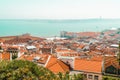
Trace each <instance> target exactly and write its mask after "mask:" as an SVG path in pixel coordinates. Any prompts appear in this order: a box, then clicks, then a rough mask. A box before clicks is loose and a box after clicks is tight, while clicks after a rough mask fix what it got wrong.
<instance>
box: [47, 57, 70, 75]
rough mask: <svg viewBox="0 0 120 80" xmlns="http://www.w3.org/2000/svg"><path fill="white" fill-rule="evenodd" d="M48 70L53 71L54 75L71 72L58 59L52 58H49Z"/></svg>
mask: <svg viewBox="0 0 120 80" xmlns="http://www.w3.org/2000/svg"><path fill="white" fill-rule="evenodd" d="M46 68H48V69H49V70H51V71H52V72H54V73H59V72H62V73H65V72H67V71H69V67H68V66H67V65H66V64H64V63H63V62H62V61H60V60H58V59H57V58H56V57H53V56H50V57H49V58H48V63H46Z"/></svg>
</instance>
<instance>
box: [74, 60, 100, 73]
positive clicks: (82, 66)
mask: <svg viewBox="0 0 120 80" xmlns="http://www.w3.org/2000/svg"><path fill="white" fill-rule="evenodd" d="M74 70H79V71H85V72H94V73H101V72H102V61H92V60H87V59H75V62H74Z"/></svg>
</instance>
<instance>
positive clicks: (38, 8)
mask: <svg viewBox="0 0 120 80" xmlns="http://www.w3.org/2000/svg"><path fill="white" fill-rule="evenodd" d="M100 17H102V18H120V0H0V19H84V18H85V19H86V18H87V19H88V18H100Z"/></svg>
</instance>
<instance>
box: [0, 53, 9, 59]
mask: <svg viewBox="0 0 120 80" xmlns="http://www.w3.org/2000/svg"><path fill="white" fill-rule="evenodd" d="M0 56H1V59H2V60H10V53H1V55H0Z"/></svg>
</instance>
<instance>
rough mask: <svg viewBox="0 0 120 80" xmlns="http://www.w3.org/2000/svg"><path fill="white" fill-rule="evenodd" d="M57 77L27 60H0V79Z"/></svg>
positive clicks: (28, 79) (45, 78)
mask: <svg viewBox="0 0 120 80" xmlns="http://www.w3.org/2000/svg"><path fill="white" fill-rule="evenodd" d="M56 78H57V77H56V76H55V75H54V74H53V73H52V72H51V71H49V70H47V69H45V68H43V67H40V66H37V64H35V63H33V62H29V61H22V60H19V61H18V60H14V61H11V62H10V61H2V62H0V80H53V79H56Z"/></svg>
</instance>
